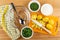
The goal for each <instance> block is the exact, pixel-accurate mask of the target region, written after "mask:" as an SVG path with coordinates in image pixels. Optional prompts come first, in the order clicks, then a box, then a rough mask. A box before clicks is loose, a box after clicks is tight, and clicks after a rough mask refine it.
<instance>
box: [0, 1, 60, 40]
mask: <svg viewBox="0 0 60 40" xmlns="http://www.w3.org/2000/svg"><path fill="white" fill-rule="evenodd" d="M29 1H30V0H0V5H4V4H9V3H11V2H13V3H14V4H15V6H20V5H21V6H26V7H27V5H28V3H29ZM38 1H39V2H40V3H41V5H43V4H44V3H49V4H52V6H53V8H54V12H53V15H54V16H56V17H58V18H59V20H60V0H50V1H49V0H38ZM59 20H58V22H59V25H60V21H59ZM0 40H11V39H10V37H9V36H8V35H7V34H6V33H5V32H4V30H3V29H2V28H1V27H0ZM18 40H24V39H23V38H22V37H20V38H19V39H18ZM29 40H60V26H59V30H58V33H57V35H56V36H50V35H44V34H40V33H34V36H33V37H32V38H31V39H29Z"/></svg>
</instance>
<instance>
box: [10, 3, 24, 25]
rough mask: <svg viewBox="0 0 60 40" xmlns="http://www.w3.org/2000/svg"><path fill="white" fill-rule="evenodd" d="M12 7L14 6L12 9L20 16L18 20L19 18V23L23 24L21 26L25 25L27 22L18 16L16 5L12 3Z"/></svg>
mask: <svg viewBox="0 0 60 40" xmlns="http://www.w3.org/2000/svg"><path fill="white" fill-rule="evenodd" d="M11 5H12V7H13V9H14V11H15V12H16V15H17V16H18V18H19V22H20V23H21V24H25V21H24V20H23V19H22V18H21V17H20V16H19V15H18V12H17V10H16V8H15V6H14V4H13V3H11Z"/></svg>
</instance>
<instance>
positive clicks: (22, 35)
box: [21, 26, 34, 39]
mask: <svg viewBox="0 0 60 40" xmlns="http://www.w3.org/2000/svg"><path fill="white" fill-rule="evenodd" d="M24 28H30V27H28V26H25V27H23V28H22V29H21V36H22V37H23V38H24V39H30V38H31V37H32V36H33V33H34V32H33V30H32V28H30V29H31V30H32V35H31V36H30V37H27V38H26V37H24V36H23V35H22V30H23V29H24Z"/></svg>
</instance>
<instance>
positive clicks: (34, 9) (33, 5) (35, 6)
mask: <svg viewBox="0 0 60 40" xmlns="http://www.w3.org/2000/svg"><path fill="white" fill-rule="evenodd" d="M30 8H31V10H33V11H36V10H37V9H38V8H39V5H38V4H37V3H31V5H30Z"/></svg>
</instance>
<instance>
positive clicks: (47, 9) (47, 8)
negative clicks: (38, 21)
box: [41, 4, 53, 16]
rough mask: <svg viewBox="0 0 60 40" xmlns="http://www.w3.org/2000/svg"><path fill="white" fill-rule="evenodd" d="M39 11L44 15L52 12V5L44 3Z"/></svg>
mask: <svg viewBox="0 0 60 40" xmlns="http://www.w3.org/2000/svg"><path fill="white" fill-rule="evenodd" d="M41 13H42V14H43V15H45V16H49V15H51V14H52V13H53V7H52V5H50V4H44V5H42V7H41Z"/></svg>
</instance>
